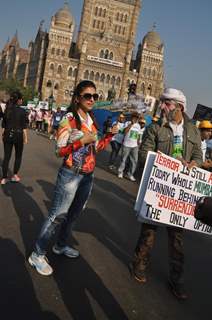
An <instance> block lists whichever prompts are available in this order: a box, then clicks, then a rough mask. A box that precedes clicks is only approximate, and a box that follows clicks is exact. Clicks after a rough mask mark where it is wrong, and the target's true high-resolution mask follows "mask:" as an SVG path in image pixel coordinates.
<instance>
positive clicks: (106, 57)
mask: <svg viewBox="0 0 212 320" xmlns="http://www.w3.org/2000/svg"><path fill="white" fill-rule="evenodd" d="M108 57H109V50H108V49H106V50H105V59H108Z"/></svg>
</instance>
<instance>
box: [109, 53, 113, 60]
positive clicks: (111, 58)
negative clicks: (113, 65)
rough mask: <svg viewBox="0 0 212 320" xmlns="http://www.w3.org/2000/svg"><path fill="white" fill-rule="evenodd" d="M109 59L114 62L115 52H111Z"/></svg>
mask: <svg viewBox="0 0 212 320" xmlns="http://www.w3.org/2000/svg"><path fill="white" fill-rule="evenodd" d="M109 59H110V60H113V52H110V55H109Z"/></svg>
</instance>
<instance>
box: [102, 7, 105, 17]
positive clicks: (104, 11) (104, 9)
mask: <svg viewBox="0 0 212 320" xmlns="http://www.w3.org/2000/svg"><path fill="white" fill-rule="evenodd" d="M102 16H103V17H104V18H105V17H106V9H104V10H103V15H102Z"/></svg>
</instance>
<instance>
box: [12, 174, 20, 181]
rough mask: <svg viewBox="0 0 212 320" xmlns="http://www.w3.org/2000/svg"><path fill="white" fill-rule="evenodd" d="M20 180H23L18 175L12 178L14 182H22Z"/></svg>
mask: <svg viewBox="0 0 212 320" xmlns="http://www.w3.org/2000/svg"><path fill="white" fill-rule="evenodd" d="M20 180H21V178H20V177H19V176H18V175H17V174H14V175H13V176H12V178H11V181H12V182H20Z"/></svg>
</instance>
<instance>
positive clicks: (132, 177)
mask: <svg viewBox="0 0 212 320" xmlns="http://www.w3.org/2000/svg"><path fill="white" fill-rule="evenodd" d="M128 177H129V179H130V180H131V181H133V182H135V181H136V178H135V177H134V176H133V175H131V176H128Z"/></svg>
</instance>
